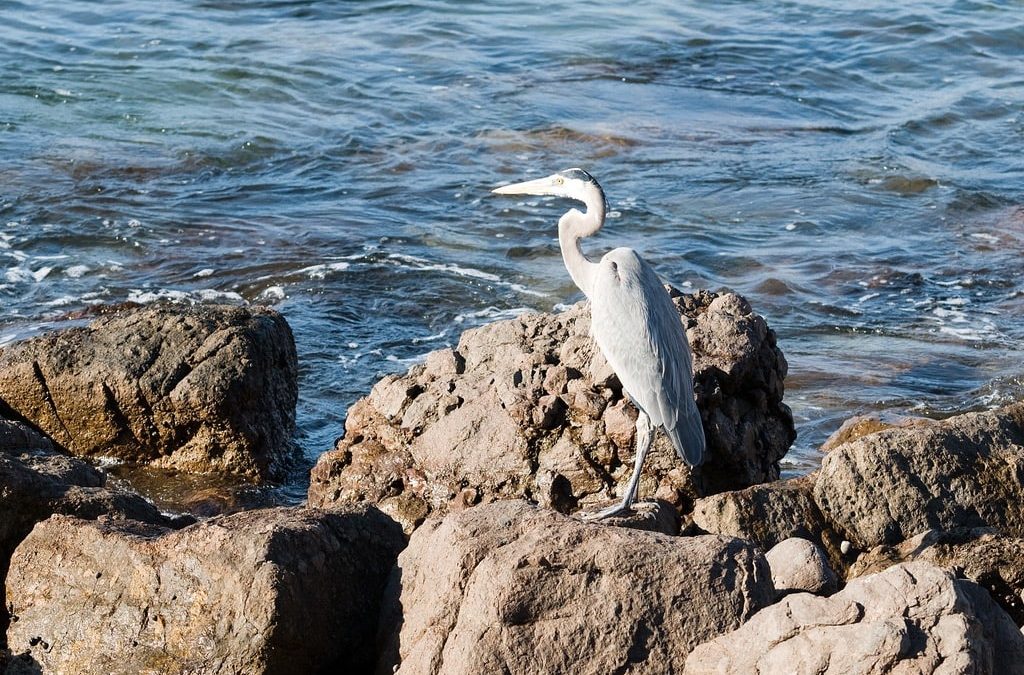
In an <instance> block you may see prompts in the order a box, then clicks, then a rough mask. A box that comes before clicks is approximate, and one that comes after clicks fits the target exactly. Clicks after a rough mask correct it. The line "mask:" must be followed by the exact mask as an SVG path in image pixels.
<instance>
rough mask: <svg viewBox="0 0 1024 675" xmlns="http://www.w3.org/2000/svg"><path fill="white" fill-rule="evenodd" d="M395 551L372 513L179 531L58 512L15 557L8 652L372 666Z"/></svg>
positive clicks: (66, 659) (90, 659) (254, 669)
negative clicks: (89, 518) (58, 514)
mask: <svg viewBox="0 0 1024 675" xmlns="http://www.w3.org/2000/svg"><path fill="white" fill-rule="evenodd" d="M403 545H404V539H403V536H402V532H401V528H399V527H398V526H397V525H396V524H395V523H394V522H393V521H391V520H390V519H389V518H387V517H386V516H384V515H383V514H381V513H380V512H379V511H376V510H375V509H372V508H369V507H362V508H353V509H350V510H349V511H347V512H343V511H336V512H330V513H327V512H319V511H315V510H306V509H295V508H291V509H288V508H277V509H267V510H257V511H248V512H244V513H238V514H234V515H230V516H222V517H218V518H214V519H211V520H209V521H206V522H203V523H199V524H196V525H192V526H190V527H187V528H185V529H183V530H179V531H169V530H167V529H164V528H159V527H153V526H144V525H141V524H130V523H115V522H112V521H99V522H94V521H84V520H79V519H76V518H69V517H64V516H54V517H52V518H50V519H49V520H46V521H44V522H42V523H40V524H39V525H37V526H36V527H35V529H34V530H33V531H32V533H31V534H30V535H29V536H28V538H26V539H25V541H24V542H23V543H22V544H21V546H19V547H18V550H17V551H16V552H15V554H14V557H13V558H12V560H11V569H10V572H9V574H8V578H7V592H8V603H9V605H10V608H11V613H12V615H13V617H14V618H15V619H16V620H14V621H12V623H11V628H10V630H9V632H8V639H9V643H10V649H11V651H12V652H14V653H16V654H19V655H20V658H21V659H23V660H26V659H27V660H34V661H35V662H36V663H38V664H39V666H40V667H41V669H42V670H43V671H44V672H60V673H67V672H74V673H83V674H87V673H96V674H100V673H103V674H104V675H106V674H115V675H117V674H124V675H127V674H129V673H131V674H132V675H135V674H136V673H198V672H203V673H214V672H215V673H220V674H222V675H232V674H236V673H237V674H239V675H241V674H245V675H256V674H259V673H276V674H284V675H286V674H288V673H303V674H305V673H318V672H323V673H328V672H329V673H334V672H344V673H361V672H369V671H370V670H371V668H372V663H373V661H374V659H375V657H376V654H375V651H374V649H373V641H374V633H375V628H376V625H377V620H378V611H379V607H380V602H381V594H382V592H383V589H384V585H385V582H386V580H387V576H388V573H389V572H390V570H391V568H392V566H393V565H394V562H395V559H396V557H397V555H398V552H399V550H401V548H402V546H403Z"/></svg>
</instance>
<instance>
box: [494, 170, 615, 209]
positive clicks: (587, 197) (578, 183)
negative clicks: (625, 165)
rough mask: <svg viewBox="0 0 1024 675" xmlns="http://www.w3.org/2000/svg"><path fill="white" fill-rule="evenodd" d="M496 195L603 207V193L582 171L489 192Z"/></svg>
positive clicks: (554, 175) (587, 174) (555, 175)
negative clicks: (560, 199)
mask: <svg viewBox="0 0 1024 675" xmlns="http://www.w3.org/2000/svg"><path fill="white" fill-rule="evenodd" d="M491 192H493V193H494V194H498V195H549V196H552V197H567V198H569V199H575V200H576V201H580V202H583V203H585V204H587V205H588V206H589V205H590V204H593V203H595V202H596V203H598V204H600V205H601V206H602V207H603V206H604V203H605V200H604V191H603V190H602V189H601V186H600V185H598V183H597V181H596V180H594V177H593V176H591V175H590V174H589V173H587V172H586V171H584V170H583V169H566V170H565V171H559V172H558V173H555V174H552V175H550V176H548V177H547V178H538V179H537V180H528V181H526V182H525V183H513V184H512V185H503V186H501V187H500V188H496V189H494V190H491Z"/></svg>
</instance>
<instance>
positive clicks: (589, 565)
mask: <svg viewBox="0 0 1024 675" xmlns="http://www.w3.org/2000/svg"><path fill="white" fill-rule="evenodd" d="M773 597H774V589H773V587H772V585H771V579H770V578H769V576H768V568H767V565H766V563H765V560H764V557H763V556H761V555H760V554H759V553H757V552H756V551H755V549H754V548H753V547H752V546H750V545H749V544H747V543H745V542H742V541H739V540H737V539H730V538H727V537H715V536H702V537H670V536H665V535H662V534H655V533H650V532H641V531H638V530H632V529H625V528H620V527H609V526H607V525H602V524H590V523H584V522H581V521H579V520H576V519H573V518H569V517H566V516H563V515H561V514H558V513H556V512H554V511H552V510H550V509H544V508H538V507H534V506H530V505H528V504H526V503H524V502H521V501H507V502H499V503H495V504H490V505H486V506H481V507H478V508H474V509H470V510H467V511H464V512H462V513H456V514H450V515H448V516H447V517H445V518H443V519H430V520H428V521H427V522H426V523H424V524H423V526H422V527H420V528H419V529H418V530H417V531H416V532H415V533H414V534H413V535H412V537H411V539H410V541H409V547H408V548H407V549H406V550H405V551H404V552H403V553H402V554H401V556H400V557H399V561H398V566H397V567H396V568H395V571H394V572H393V573H392V576H391V579H390V581H389V584H388V589H387V592H386V595H385V608H384V610H383V614H382V623H381V635H382V636H383V637H384V638H385V650H384V653H383V656H382V659H381V661H380V663H379V664H378V668H377V672H378V673H381V674H383V673H391V672H392V669H393V668H396V667H397V672H398V673H414V674H416V675H429V674H433V673H445V674H446V675H459V674H460V673H467V674H468V673H474V674H475V673H549V674H552V675H558V674H560V673H565V674H569V673H579V672H588V673H611V672H626V671H627V670H628V672H630V673H636V674H642V673H658V674H659V675H660V674H664V673H679V672H681V670H682V665H683V664H682V657H683V655H685V654H686V653H687V652H689V651H690V649H692V648H693V647H694V646H696V645H697V644H699V643H701V642H704V641H706V640H708V639H710V638H712V637H714V636H716V635H719V634H721V633H723V632H726V631H729V630H732V629H733V628H736V627H738V626H739V625H740V624H741V623H742V622H743V621H744V620H746V619H747V618H749V617H750V616H751V615H752V614H753V613H754V612H756V611H758V610H759V609H760V608H762V607H764V606H766V605H767V604H768V603H769V602H771V600H772V598H773Z"/></svg>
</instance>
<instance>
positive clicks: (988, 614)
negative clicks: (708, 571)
mask: <svg viewBox="0 0 1024 675" xmlns="http://www.w3.org/2000/svg"><path fill="white" fill-rule="evenodd" d="M685 672H686V673H687V675H702V674H705V673H707V674H708V675H710V674H711V673H714V674H715V675H734V674H735V675H747V674H748V673H786V674H787V675H789V674H791V675H805V674H806V675H810V674H812V673H813V674H816V675H860V674H864V675H867V674H869V673H871V674H875V673H905V674H908V675H909V674H912V673H920V674H921V675H925V674H927V675H931V674H932V673H939V672H942V673H995V672H999V673H1005V674H1006V675H1020V674H1021V673H1024V636H1022V635H1021V632H1020V630H1018V629H1017V627H1016V626H1015V625H1014V624H1013V622H1012V621H1011V620H1010V617H1008V616H1007V615H1006V613H1005V612H1003V611H1002V610H1001V609H1000V608H999V606H998V605H996V604H995V603H994V602H992V599H991V598H990V597H989V596H988V593H986V592H985V591H984V590H983V589H981V588H979V587H978V586H976V585H975V584H973V583H971V582H969V581H964V580H958V579H954V578H953V577H952V575H950V574H949V573H948V572H944V571H943V570H940V569H939V568H937V567H935V566H933V565H930V564H928V563H923V562H916V563H906V564H902V565H898V566H896V567H891V568H889V569H888V570H886V571H885V572H882V573H880V574H875V575H871V576H867V577H863V578H860V579H857V580H855V581H852V582H850V584H848V585H847V586H846V588H845V589H843V590H842V591H840V592H839V593H836V594H835V595H833V596H831V597H829V598H822V597H818V596H814V595H810V594H807V593H797V594H794V595H788V596H786V597H785V598H783V599H782V600H781V601H780V602H779V603H777V604H775V605H772V606H771V607H769V608H767V609H764V610H761V611H760V612H758V613H757V614H756V615H755V616H754V617H753V618H752V619H751V620H750V621H748V622H747V623H745V624H744V625H743V626H741V627H740V628H739V629H738V630H735V631H733V632H732V633H728V634H726V635H723V636H721V637H719V638H716V639H715V640H712V641H711V642H708V643H706V644H703V645H700V646H699V647H697V648H696V649H694V650H693V653H691V654H690V655H689V657H688V658H687V660H686V670H685Z"/></svg>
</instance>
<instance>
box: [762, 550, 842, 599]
mask: <svg viewBox="0 0 1024 675" xmlns="http://www.w3.org/2000/svg"><path fill="white" fill-rule="evenodd" d="M764 557H765V560H767V561H768V567H769V569H771V572H772V583H773V584H774V585H775V590H776V591H778V592H779V593H780V594H781V593H789V592H792V591H804V592H806V593H818V594H823V595H828V594H829V593H832V592H834V591H835V590H836V587H837V584H838V581H839V580H838V579H837V578H836V573H835V572H833V571H832V568H831V567H830V566H829V564H828V558H826V557H825V554H824V553H822V551H821V549H820V548H818V546H817V545H816V544H814V543H812V542H810V541H808V540H807V539H802V538H800V537H791V538H789V539H785V540H783V541H780V542H779V543H778V544H776V545H775V546H772V548H771V550H770V551H768V552H767V553H766V554H765V556H764Z"/></svg>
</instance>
